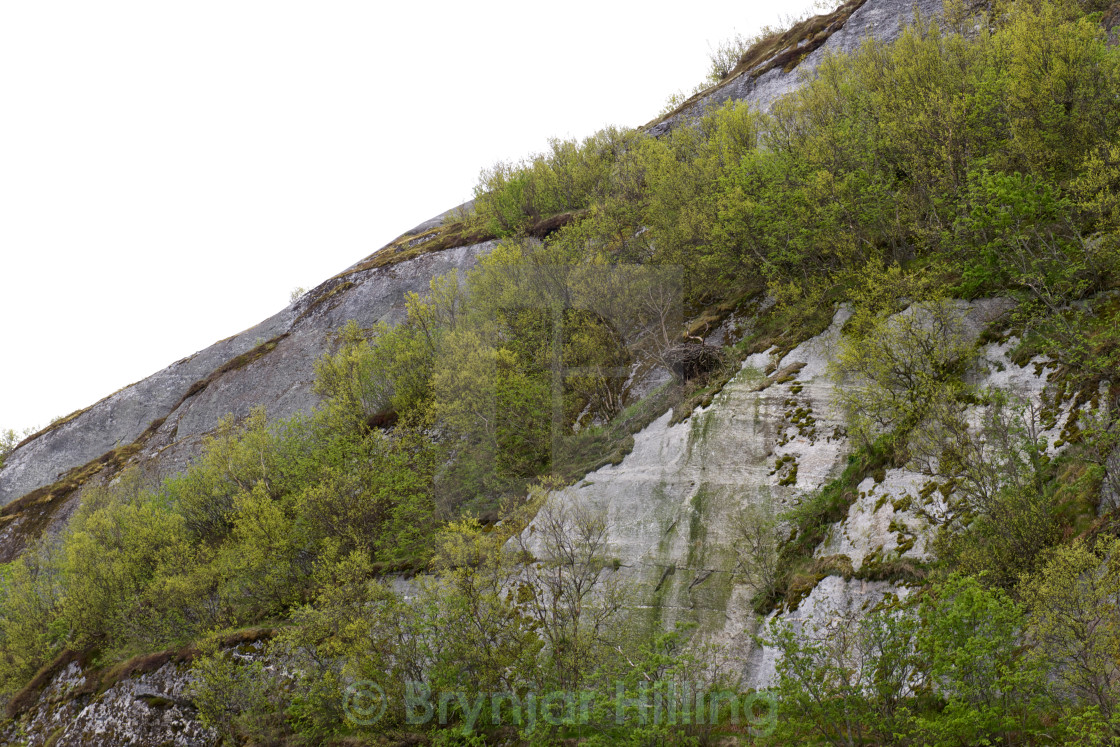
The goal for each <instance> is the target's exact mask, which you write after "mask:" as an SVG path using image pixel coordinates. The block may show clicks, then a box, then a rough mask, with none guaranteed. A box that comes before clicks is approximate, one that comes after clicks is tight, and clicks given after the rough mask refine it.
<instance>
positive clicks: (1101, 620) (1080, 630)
mask: <svg viewBox="0 0 1120 747" xmlns="http://www.w3.org/2000/svg"><path fill="white" fill-rule="evenodd" d="M1021 591H1022V595H1023V600H1024V603H1025V605H1026V607H1027V609H1028V610H1029V611H1030V618H1029V622H1028V625H1027V636H1028V640H1029V641H1030V645H1031V647H1032V651H1033V656H1034V657H1035V658H1036V659H1037V660H1038V661H1039V664H1040V665H1041V666H1045V667H1047V668H1048V669H1049V670H1050V674H1051V677H1052V681H1053V685H1054V688H1055V690H1056V691H1057V694H1058V696H1059V697H1060V698H1061V699H1062V701H1063V702H1066V703H1078V704H1086V705H1088V706H1090V707H1092V708H1095V709H1097V714H1098V715H1099V716H1100V718H1101V720H1102V721H1103V722H1105V723H1111V724H1112V728H1113V730H1114V733H1115V734H1116V735H1118V736H1120V724H1118V723H1117V722H1118V717H1117V714H1118V713H1120V708H1118V705H1120V696H1118V692H1120V690H1118V685H1120V669H1118V662H1117V658H1116V655H1117V652H1120V541H1118V540H1116V539H1107V538H1101V539H1100V540H1099V541H1098V542H1097V543H1096V544H1095V545H1090V544H1089V543H1087V542H1084V541H1081V540H1079V541H1077V542H1075V543H1073V544H1071V545H1066V546H1063V547H1058V548H1055V549H1054V550H1053V552H1052V553H1051V554H1050V555H1049V557H1048V559H1047V562H1046V564H1045V565H1044V566H1043V567H1042V568H1041V569H1040V570H1039V571H1038V572H1037V573H1036V574H1034V575H1032V576H1024V578H1023V581H1022V587H1021Z"/></svg>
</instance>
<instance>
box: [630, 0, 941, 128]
mask: <svg viewBox="0 0 1120 747" xmlns="http://www.w3.org/2000/svg"><path fill="white" fill-rule="evenodd" d="M941 6H942V0H868V1H867V2H866V3H865V4H864V5H863V6H862V7H861V8H859V9H858V10H856V11H855V12H854V13H853V14H852V16H851V17H850V18H849V19H848V20H847V21H846V22H845V23H844V25H843V26H842V27H841V28H840V29H839V30H837V31H836V32H834V33H833V34H832V35H831V36H830V37H829V38H828V40H827V41H825V43H824V44H823V45H821V46H820V47H819V48H817V49H816V50H814V51H813V52H810V53H809V55H808V56H806V57H805V59H804V60H802V61H801V63H800V64H799V65H798V66H797V67H796V68H794V69H793V70H790V71H789V72H785V71H784V70H782V69H781V68H780V67H779V68H775V69H773V70H770V71H767V72H765V73H763V74H762V75H759V76H758V77H753V76H752V75H751V73H750V71H745V72H744V73H743V74H741V75H738V76H736V77H735V78H733V79H732V80H729V81H727V82H726V83H723V84H721V85H718V86H716V87H714V88H713V89H712V90H711V91H710V92H709V93H707V94H706V95H705V96H703V97H701V98H700V99H699V100H698V101H696V102H694V103H693V104H692V105H691V106H689V107H687V108H685V109H684V110H682V111H680V112H678V113H677V114H675V115H673V116H672V117H669V118H667V119H665V120H664V121H662V122H659V123H657V124H656V125H654V126H653V127H651V128H650V130H649V132H650V133H651V134H653V135H661V134H664V133H666V132H669V131H670V130H671V129H672V128H674V127H676V126H678V125H680V124H682V123H684V122H688V121H689V120H692V119H695V118H696V117H699V116H702V115H703V114H704V112H705V111H707V110H708V109H711V108H714V107H717V106H720V105H721V104H723V103H724V102H726V101H729V100H735V101H747V102H749V103H750V104H751V105H753V106H754V107H756V108H757V109H759V110H763V111H765V110H768V109H769V108H770V107H771V106H772V105H773V104H774V102H775V101H777V100H778V99H780V98H781V97H782V96H785V95H786V94H788V93H790V92H792V91H794V90H796V89H797V88H799V87H800V86H801V85H802V83H803V82H804V81H805V80H807V79H809V78H811V77H812V76H813V75H814V73H815V72H816V70H817V68H819V67H820V64H821V62H822V61H823V60H824V59H825V57H826V56H828V55H832V54H840V53H846V52H852V51H854V50H855V49H857V48H858V47H859V45H860V44H862V43H864V42H865V41H866V40H867V39H877V40H879V41H884V42H889V41H893V40H894V39H897V38H898V37H899V36H900V35H901V34H902V31H903V30H904V29H905V28H906V27H907V26H908V25H911V24H913V23H914V21H915V20H916V19H926V20H930V19H934V18H936V17H937V16H938V15H939V14H940V13H941Z"/></svg>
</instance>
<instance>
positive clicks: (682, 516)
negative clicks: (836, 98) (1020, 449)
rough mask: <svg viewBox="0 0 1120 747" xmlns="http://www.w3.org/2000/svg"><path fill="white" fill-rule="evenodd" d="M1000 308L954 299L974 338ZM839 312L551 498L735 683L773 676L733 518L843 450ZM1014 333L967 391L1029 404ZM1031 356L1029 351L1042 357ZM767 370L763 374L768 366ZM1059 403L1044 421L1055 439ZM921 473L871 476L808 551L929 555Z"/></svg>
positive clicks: (641, 597)
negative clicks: (689, 627)
mask: <svg viewBox="0 0 1120 747" xmlns="http://www.w3.org/2000/svg"><path fill="white" fill-rule="evenodd" d="M1008 308H1009V304H1008V303H1007V302H1004V301H1001V300H998V299H990V300H981V301H977V302H973V303H966V302H963V301H962V302H958V303H957V308H956V313H958V314H959V315H960V316H961V318H962V319H963V322H964V325H963V326H964V329H965V331H966V333H967V334H968V335H970V336H971V337H972V339H976V338H977V337H978V336H979V334H980V332H981V331H982V330H983V329H984V328H985V327H986V326H987V325H988V324H989V323H991V322H993V321H994V320H996V319H998V318H999V317H1000V316H1001V315H1002V314H1003V313H1005V312H1006V311H1007V310H1008ZM847 318H848V314H847V312H846V311H844V310H843V309H842V310H840V311H839V312H837V314H836V316H835V318H834V319H833V322H832V325H831V326H830V327H829V328H828V329H827V330H826V331H825V332H824V333H822V334H821V335H819V336H817V337H815V338H813V339H811V340H808V341H806V342H804V343H802V344H801V345H799V346H798V347H797V348H795V349H794V350H793V351H791V352H790V353H788V354H787V355H785V356H784V357H782V358H781V360H780V361H775V360H773V359H772V358H771V357H770V355H768V354H766V353H762V354H758V355H754V356H751V357H750V358H749V359H747V360H746V361H745V362H744V364H743V367H742V370H741V371H740V372H739V373H738V375H736V376H735V378H733V379H732V380H731V381H730V382H729V383H728V385H727V386H725V387H724V389H723V391H722V392H721V393H720V394H718V395H717V396H716V397H715V398H714V399H713V401H712V403H711V405H709V406H708V407H702V408H698V409H697V410H696V411H694V412H693V413H692V415H691V417H690V418H689V419H688V420H686V421H684V422H681V423H678V424H676V425H669V423H670V419H671V416H670V414H666V415H664V416H663V417H661V418H660V419H658V420H657V421H655V422H654V423H652V424H651V425H650V426H649V427H647V428H646V429H645V430H643V431H642V432H640V433H639V434H637V435H636V436H635V438H634V449H633V451H632V452H631V453H630V454H629V455H628V456H627V457H626V458H625V459H623V461H622V462H621V463H620V464H618V465H617V466H607V467H603V468H602V469H600V470H598V471H596V472H593V473H591V474H589V475H587V477H586V479H584V480H583V481H581V482H580V483H578V484H576V485H574V486H572V487H570V488H568V489H567V490H565V491H563V492H562V493H560V494H559V499H560V500H562V501H568V502H577V501H578V502H580V503H582V504H584V505H587V506H589V507H591V508H593V509H598V510H602V511H604V512H605V513H606V516H607V519H608V524H609V526H610V532H611V534H610V553H611V555H612V556H614V557H617V558H619V559H620V561H621V567H620V568H619V571H618V573H620V574H622V575H623V577H624V578H625V579H626V581H627V584H628V586H629V587H630V588H631V589H633V593H634V595H635V597H636V599H637V600H638V606H639V607H640V608H642V609H644V610H646V611H647V612H648V614H649V616H650V618H651V619H650V623H651V624H660V625H667V626H669V627H671V626H672V625H673V624H674V623H675V622H677V621H684V620H688V621H693V622H696V623H698V624H699V626H700V631H701V632H702V633H703V634H705V635H706V636H707V637H708V638H709V639H710V640H712V641H715V642H719V643H722V644H725V645H727V646H728V647H729V651H730V653H731V655H732V657H733V658H734V659H735V660H737V661H738V662H740V663H741V665H742V667H743V669H742V672H741V674H742V676H743V680H744V682H745V684H747V685H749V686H752V687H764V686H766V685H768V684H772V682H773V677H774V657H773V652H771V651H766V650H756V649H755V648H754V645H753V643H752V636H753V635H754V634H755V633H757V632H758V630H759V626H760V624H761V623H762V622H764V621H763V620H761V619H760V618H759V617H758V616H757V615H755V614H754V612H753V611H752V608H751V604H750V596H751V594H750V589H749V588H748V587H746V586H744V585H743V584H742V579H741V577H739V576H737V575H736V572H737V570H739V569H740V566H739V562H740V558H739V557H738V555H737V553H736V552H735V550H734V548H733V545H734V541H733V534H734V523H735V517H736V515H737V514H738V513H739V512H740V511H741V510H742V509H743V507H745V506H747V505H749V504H752V503H760V502H769V503H770V504H772V506H773V507H774V508H775V509H776V510H777V511H778V512H782V511H785V510H788V509H790V508H793V507H795V506H796V505H797V504H798V503H799V502H800V501H802V500H804V499H806V498H808V497H809V496H811V495H812V494H813V493H815V492H817V491H819V490H820V489H821V488H822V487H823V486H824V485H825V484H826V483H828V482H829V481H831V480H832V479H834V478H836V477H838V476H839V474H840V472H842V471H843V468H844V466H845V464H846V457H847V455H848V454H849V453H851V444H850V443H849V442H848V439H847V437H846V436H845V435H844V434H843V424H842V421H841V419H840V416H839V413H838V412H837V408H836V403H835V394H834V386H835V384H834V382H833V380H832V378H831V377H830V376H829V374H828V369H829V361H830V360H831V359H832V356H833V353H834V348H835V345H836V343H837V340H838V339H839V335H840V330H841V327H842V326H843V324H844V322H845V321H846V320H847ZM1011 345H1012V343H1010V342H1007V343H1003V344H1000V345H996V344H992V345H987V346H985V347H984V348H983V349H982V355H981V359H980V362H979V365H978V367H977V369H976V371H975V372H973V373H972V374H971V375H970V376H971V379H972V382H971V383H973V384H975V385H976V386H977V387H980V388H985V387H996V388H1000V389H1003V390H1005V391H1008V392H1009V393H1011V394H1012V395H1014V396H1016V397H1019V398H1022V399H1024V400H1028V401H1033V402H1034V403H1035V404H1037V403H1038V398H1039V396H1040V395H1041V392H1042V388H1043V386H1044V384H1045V381H1046V376H1047V372H1046V370H1045V368H1044V367H1041V366H1039V367H1036V366H1035V365H1030V364H1029V365H1027V366H1026V367H1023V368H1020V367H1019V366H1018V365H1016V364H1015V363H1013V362H1011V361H1010V360H1009V359H1008V358H1007V353H1008V351H1009V350H1010V348H1011ZM1038 362H1040V361H1033V362H1032V364H1033V363H1038ZM767 369H769V370H771V371H772V372H773V373H771V374H770V375H769V376H768V375H766V374H764V373H763V372H764V371H765V370H767ZM1067 415H1068V413H1063V414H1062V417H1060V418H1058V420H1057V422H1056V423H1055V424H1054V426H1053V428H1052V429H1051V430H1050V431H1047V432H1045V433H1043V434H1042V435H1043V436H1045V437H1049V438H1050V441H1051V442H1054V441H1055V440H1056V439H1057V434H1058V433H1059V432H1060V430H1061V428H1062V426H1063V424H1064V422H1065V417H1066V416H1067ZM931 480H932V479H931V477H929V476H927V475H923V474H919V473H917V472H912V471H909V470H905V469H892V470H888V471H887V472H886V474H885V476H884V478H883V479H882V480H881V482H878V483H876V482H875V480H874V479H872V478H870V477H869V478H867V479H866V480H864V481H863V483H861V484H860V485H859V488H858V489H859V496H860V497H859V498H858V499H857V500H856V501H855V503H854V504H853V505H852V506H851V509H850V510H849V513H848V516H847V517H846V518H845V519H844V520H843V521H840V522H838V523H836V524H835V525H833V526H832V527H831V530H830V532H829V535H828V538H827V539H826V540H825V542H824V543H822V544H821V545H820V547H818V548H817V550H816V553H815V554H816V556H817V557H825V556H846V558H847V560H848V561H850V567H851V572H852V573H853V575H854V572H858V571H859V570H860V569H861V567H862V566H863V564H864V563H866V562H878V559H881V558H885V557H891V556H893V557H895V558H899V559H905V558H909V559H913V560H922V559H925V558H928V550H929V547H928V545H929V540H930V539H931V536H932V527H931V525H930V524H929V523H928V521H927V520H926V519H924V518H923V517H922V514H921V512H920V511H918V508H919V507H925V506H928V505H929V503H930V502H934V501H939V500H942V501H943V500H944V499H943V498H942V497H941V496H940V494H938V493H936V492H931V491H930V490H928V489H925V488H926V487H927V486H928V485H929V484H930V483H931ZM888 593H894V594H899V595H905V594H906V593H907V592H906V589H905V587H904V586H902V585H900V584H896V583H891V582H885V581H877V582H872V581H865V580H860V579H858V578H847V579H846V578H844V577H843V576H840V575H831V576H828V577H826V578H825V579H824V580H822V581H821V582H820V583H819V584H818V585H817V586H816V588H814V589H813V590H812V591H811V593H810V594H809V595H808V596H807V597H806V598H805V599H804V600H803V601H802V602H801V604H800V605H799V606H798V607H797V609H795V610H785V611H781V612H777V613H773V614H771V616H770V617H771V618H773V617H775V616H777V617H780V618H781V619H784V620H787V621H789V622H791V623H792V624H794V625H795V626H801V625H811V626H819V627H824V626H827V625H828V624H830V623H831V622H832V621H833V620H834V619H835V618H837V617H838V616H841V615H847V614H851V613H858V612H859V611H860V610H862V609H865V608H866V607H868V606H871V605H874V604H876V603H878V602H879V601H880V600H881V599H882V598H883V597H884V595H886V594H888Z"/></svg>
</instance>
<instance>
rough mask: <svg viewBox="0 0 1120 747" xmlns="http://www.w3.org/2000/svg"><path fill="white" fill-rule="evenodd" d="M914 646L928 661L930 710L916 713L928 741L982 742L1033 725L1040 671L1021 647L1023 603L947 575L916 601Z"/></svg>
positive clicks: (1026, 731) (1036, 725)
mask: <svg viewBox="0 0 1120 747" xmlns="http://www.w3.org/2000/svg"><path fill="white" fill-rule="evenodd" d="M921 616H922V629H921V633H920V635H919V638H918V648H919V650H920V651H921V652H922V654H923V655H924V656H925V657H927V660H928V667H929V669H928V674H929V677H930V684H931V685H932V686H933V689H934V692H935V693H936V694H937V695H938V696H939V697H940V698H941V699H942V700H943V701H944V709H943V710H942V711H941V712H940V713H937V714H925V715H923V716H921V717H919V719H918V721H919V728H920V730H921V731H922V732H924V733H925V734H927V735H929V737H930V738H931V740H932V743H933V744H935V745H955V744H981V743H983V740H986V739H993V740H994V739H998V738H999V737H1000V736H1001V735H1006V734H1012V733H1016V734H1021V735H1024V736H1025V735H1028V734H1030V733H1031V732H1032V731H1035V730H1037V729H1039V727H1040V725H1039V723H1038V716H1039V714H1040V707H1039V706H1040V704H1041V696H1042V694H1043V691H1044V690H1043V686H1044V679H1045V677H1044V673H1043V671H1042V670H1041V669H1040V668H1039V667H1038V666H1037V663H1036V660H1034V659H1031V658H1027V657H1025V656H1024V655H1023V649H1022V646H1021V644H1020V640H1021V636H1022V633H1023V628H1024V624H1025V618H1024V614H1023V610H1022V608H1021V607H1020V606H1019V605H1017V604H1016V603H1015V602H1013V601H1012V600H1011V599H1010V598H1009V597H1008V596H1007V595H1006V594H1004V593H1003V592H1002V591H1000V590H998V589H997V590H988V589H985V588H984V587H983V586H982V585H981V584H980V583H979V582H977V580H976V579H974V578H970V577H952V578H950V579H948V580H947V581H946V582H945V583H944V584H943V585H941V586H939V587H936V588H935V589H934V591H933V593H932V594H931V595H930V596H929V597H927V598H926V599H925V600H923V603H922V607H921Z"/></svg>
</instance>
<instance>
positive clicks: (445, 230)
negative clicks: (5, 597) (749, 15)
mask: <svg viewBox="0 0 1120 747" xmlns="http://www.w3.org/2000/svg"><path fill="white" fill-rule="evenodd" d="M938 6H939V2H937V0H852V1H851V2H848V3H846V4H844V5H843V6H841V7H840V8H839V9H838V10H837V11H836V12H834V13H832V14H830V15H829V16H826V17H817V18H813V19H809V20H808V21H805V22H803V23H801V24H799V25H797V26H795V27H794V28H793V29H791V30H790V31H789V32H788V33H787V34H785V35H783V36H782V37H781V39H780V40H779V42H778V43H776V44H774V45H773V46H772V47H767V48H766V49H764V50H762V51H761V52H759V53H758V54H755V55H753V56H752V55H748V57H747V58H745V59H744V61H743V63H742V64H741V65H740V66H739V68H737V69H736V70H735V71H734V72H733V73H732V75H731V76H730V77H729V78H728V80H726V81H724V82H723V83H721V84H719V85H718V86H715V87H713V88H711V89H708V90H707V91H705V92H704V93H702V94H700V95H698V96H697V97H694V98H693V99H692V100H690V101H688V102H686V103H685V104H683V105H682V106H681V107H679V108H678V110H677V111H675V112H673V113H672V114H670V115H668V116H667V117H666V118H663V119H662V120H659V121H657V122H653V123H650V125H647V127H646V129H647V130H648V131H649V132H650V133H651V134H654V135H658V134H660V133H663V132H666V131H668V129H670V128H671V127H672V126H674V125H675V124H677V123H679V122H682V121H687V119H689V118H691V117H695V116H697V115H698V114H700V113H702V112H703V111H704V110H705V109H706V108H707V107H709V106H711V105H715V104H719V103H721V102H722V101H725V100H727V99H742V100H746V101H749V102H752V103H754V104H755V105H757V106H759V107H768V106H769V105H770V104H771V103H772V102H773V101H774V100H775V99H776V98H777V97H779V96H781V95H782V94H784V93H786V92H788V91H790V90H793V88H795V87H796V86H797V85H798V81H799V76H800V75H801V74H802V73H811V71H812V70H813V69H815V67H816V66H817V65H818V64H819V62H820V59H821V57H822V56H823V55H824V54H827V53H829V52H831V51H842V50H849V49H852V48H854V47H855V46H856V45H857V44H858V43H859V40H860V39H862V38H866V37H868V36H873V37H875V38H879V39H885V40H889V39H891V38H894V37H895V36H897V35H898V33H899V32H900V30H901V29H902V28H903V27H904V25H905V24H906V23H907V22H909V21H911V20H912V19H913V18H914V17H915V14H919V15H921V16H929V15H931V14H932V13H934V12H935V11H936V8H937V7H938ZM779 63H780V64H779ZM447 215H449V213H445V214H442V215H440V216H437V217H436V218H433V219H432V220H430V221H427V222H425V223H424V224H421V225H420V226H417V227H416V228H414V229H412V230H410V231H407V232H405V233H404V234H403V235H402V236H401V237H400V238H398V239H397V240H395V241H394V242H392V243H391V244H389V245H388V246H386V247H384V248H383V249H381V250H379V251H378V252H376V253H374V254H373V255H371V256H370V257H368V258H366V259H365V260H363V261H362V262H359V263H357V264H355V265H354V266H352V267H350V268H348V269H347V270H345V271H343V272H341V273H339V274H338V275H337V276H335V277H334V278H331V279H330V280H328V281H326V282H324V283H322V284H321V285H319V286H318V287H316V288H315V289H313V290H312V291H310V292H309V293H307V294H305V295H304V296H303V297H302V298H300V299H299V300H297V301H296V302H295V303H293V304H292V305H290V306H289V307H287V308H286V309H284V310H282V311H280V312H279V313H278V314H276V315H274V316H272V317H270V318H269V319H266V320H264V321H263V322H261V323H260V324H258V325H256V326H255V327H253V328H251V329H248V330H245V331H244V332H241V333H239V334H237V335H234V336H233V337H230V338H228V339H226V340H222V341H220V342H218V343H215V344H214V345H212V346H211V347H209V348H207V349H205V350H202V351H200V352H198V353H195V354H194V355H191V356H189V357H187V358H184V359H182V360H180V361H177V362H175V363H173V364H171V365H170V366H168V367H167V368H166V369H164V370H162V371H160V372H158V373H156V374H153V375H152V376H150V377H148V378H146V379H144V380H142V381H140V382H137V383H135V384H132V385H130V386H127V387H125V388H123V389H121V390H120V391H118V392H116V393H114V394H112V395H110V396H109V397H106V398H105V399H103V400H101V401H100V402H97V403H95V404H94V405H92V406H90V407H88V408H86V409H85V410H82V411H79V412H77V413H74V414H72V415H70V416H68V417H66V418H64V419H63V420H61V421H59V422H57V423H54V424H52V425H51V426H50V427H48V428H46V429H44V430H43V431H41V432H39V433H38V434H35V435H33V436H31V437H30V438H28V439H27V440H25V441H24V442H23V443H22V444H20V445H19V447H18V448H17V449H16V450H15V451H14V452H13V453H12V454H11V455H10V456H9V458H8V459H7V461H6V462H5V465H4V467H3V469H0V506H4V508H3V509H2V510H0V522H2V524H0V526H2V529H0V560H7V559H11V558H12V557H14V556H15V555H17V554H18V553H19V552H20V550H21V548H22V547H23V546H24V543H25V541H26V540H27V539H28V538H32V537H35V536H38V534H39V533H40V532H41V531H42V530H43V529H44V528H45V527H47V526H51V525H52V523H55V522H58V521H60V520H65V517H66V516H67V515H69V512H70V511H72V509H73V505H72V501H71V500H70V498H71V497H72V496H73V495H74V494H75V493H76V491H78V489H79V488H80V487H81V486H82V485H85V484H87V483H90V482H91V481H97V480H99V479H104V478H107V477H111V475H113V474H115V473H116V472H117V471H119V470H120V469H121V468H122V467H123V466H124V465H125V464H126V463H127V464H141V465H143V466H144V467H145V469H146V470H148V471H149V472H150V473H151V474H153V475H154V476H157V477H158V476H165V475H168V474H172V473H174V472H176V471H179V470H181V469H182V468H183V467H184V466H185V465H186V464H187V463H188V462H189V461H190V459H191V458H192V457H193V456H195V455H196V454H197V453H198V449H199V446H200V443H201V438H202V436H204V435H205V434H206V433H208V432H210V431H212V430H213V429H214V428H215V427H216V425H217V421H218V419H219V418H221V417H223V416H224V415H226V414H230V413H232V414H233V415H234V416H236V417H242V416H244V415H246V414H247V413H248V411H249V410H250V409H251V408H253V407H257V406H261V407H264V408H265V409H266V410H267V411H268V413H269V415H270V416H274V417H285V416H288V415H291V414H293V413H295V412H297V411H301V410H304V411H306V410H307V409H308V408H310V407H312V406H313V405H314V403H315V401H316V399H315V396H314V395H313V394H312V393H311V391H310V386H311V381H312V374H313V364H314V361H315V360H316V359H317V358H318V357H319V355H321V354H322V352H323V351H325V350H326V349H328V346H329V342H328V336H329V334H330V333H331V332H332V331H333V330H336V329H338V328H339V327H340V326H342V325H343V324H344V323H345V322H346V321H347V320H348V319H355V320H357V321H358V322H359V323H360V324H363V325H369V324H372V323H373V322H375V321H378V320H386V321H392V320H394V319H397V318H399V317H400V315H401V314H402V312H403V300H404V298H405V296H406V295H407V294H408V293H409V292H419V291H424V290H426V289H427V287H428V283H429V281H430V279H431V278H432V277H435V276H437V275H439V274H441V273H444V272H447V271H448V270H451V269H453V268H459V269H465V268H467V267H469V266H471V264H472V263H473V262H474V260H475V259H476V258H477V256H478V255H479V253H481V252H483V251H485V250H486V247H487V244H485V243H484V242H485V240H486V239H488V238H490V237H488V236H484V235H470V236H467V235H463V234H462V231H461V230H458V229H457V227H456V226H454V225H452V226H445V225H444V223H445V220H446V217H447Z"/></svg>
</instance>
